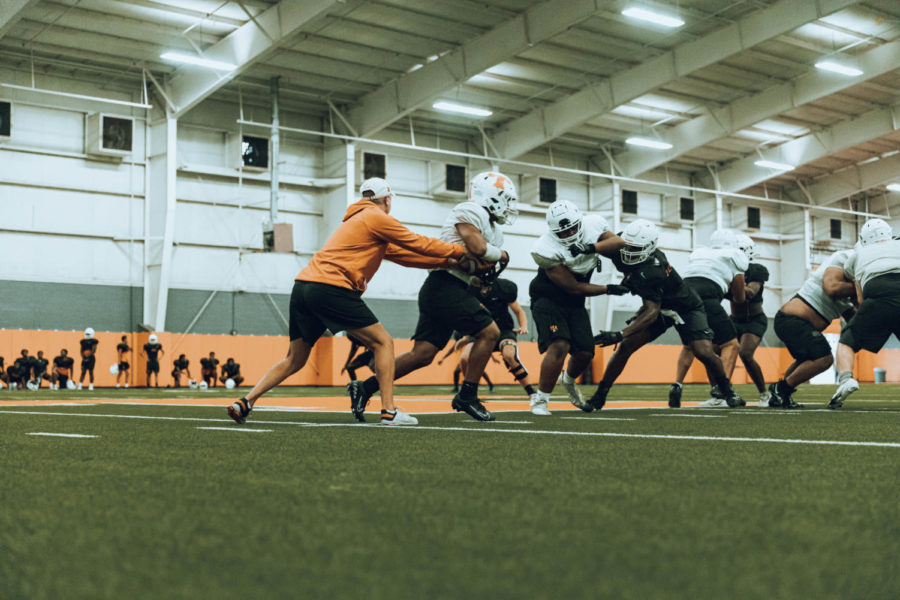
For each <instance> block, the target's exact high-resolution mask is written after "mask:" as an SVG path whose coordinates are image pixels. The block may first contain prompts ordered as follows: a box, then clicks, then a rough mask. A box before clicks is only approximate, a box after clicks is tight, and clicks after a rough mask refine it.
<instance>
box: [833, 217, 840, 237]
mask: <svg viewBox="0 0 900 600" xmlns="http://www.w3.org/2000/svg"><path fill="white" fill-rule="evenodd" d="M831 239H833V240H839V239H841V220H840V219H831Z"/></svg>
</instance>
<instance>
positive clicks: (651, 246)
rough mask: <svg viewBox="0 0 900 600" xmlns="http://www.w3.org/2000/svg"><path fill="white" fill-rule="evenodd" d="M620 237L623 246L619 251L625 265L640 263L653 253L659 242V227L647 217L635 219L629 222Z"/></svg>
mask: <svg viewBox="0 0 900 600" xmlns="http://www.w3.org/2000/svg"><path fill="white" fill-rule="evenodd" d="M620 237H621V238H622V239H623V240H625V247H624V248H622V249H621V250H620V251H619V255H620V256H621V257H622V262H623V263H625V264H626V265H636V264H638V263H642V262H644V261H645V260H647V259H648V258H650V255H651V254H653V251H654V250H656V245H657V243H658V242H659V228H658V227H657V226H656V225H654V224H653V223H651V222H650V221H648V220H647V219H636V220H634V221H632V222H631V223H629V224H628V225H627V226H626V227H625V230H624V231H623V232H622V233H621V235H620Z"/></svg>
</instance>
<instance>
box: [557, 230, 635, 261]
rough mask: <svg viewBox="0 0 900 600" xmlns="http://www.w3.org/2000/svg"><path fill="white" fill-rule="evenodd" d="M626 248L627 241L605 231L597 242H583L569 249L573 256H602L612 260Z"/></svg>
mask: <svg viewBox="0 0 900 600" xmlns="http://www.w3.org/2000/svg"><path fill="white" fill-rule="evenodd" d="M624 247H625V240H623V239H622V238H620V237H619V236H617V235H616V234H614V233H613V232H612V231H604V232H603V233H602V234H601V235H600V237H599V238H597V241H596V242H581V243H579V244H574V245H572V246H570V247H569V253H570V254H571V255H572V256H578V255H579V254H600V255H602V256H605V257H606V258H612V257H613V256H614V255H615V254H616V253H618V252H619V250H621V249H622V248H624Z"/></svg>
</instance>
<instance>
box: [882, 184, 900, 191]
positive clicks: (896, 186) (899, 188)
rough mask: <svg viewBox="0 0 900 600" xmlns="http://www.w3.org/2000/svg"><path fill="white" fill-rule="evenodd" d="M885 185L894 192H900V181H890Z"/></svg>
mask: <svg viewBox="0 0 900 600" xmlns="http://www.w3.org/2000/svg"><path fill="white" fill-rule="evenodd" d="M885 187H887V189H888V190H890V191H892V192H900V183H889V184H887V186H885Z"/></svg>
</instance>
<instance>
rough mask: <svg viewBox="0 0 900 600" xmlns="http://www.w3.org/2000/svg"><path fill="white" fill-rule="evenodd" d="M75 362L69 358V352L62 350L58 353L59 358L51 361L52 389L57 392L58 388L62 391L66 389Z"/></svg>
mask: <svg viewBox="0 0 900 600" xmlns="http://www.w3.org/2000/svg"><path fill="white" fill-rule="evenodd" d="M74 366H75V361H74V360H73V359H72V357H71V356H69V351H68V350H66V349H65V348H63V349H62V350H60V351H59V356H57V357H55V358H54V359H53V372H52V373H51V375H50V376H51V378H52V379H51V382H50V383H51V384H52V385H53V389H56V390H58V389H59V386H62V387H63V389H65V388H66V387H68V383H69V377H71V376H72V369H73V368H74Z"/></svg>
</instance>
